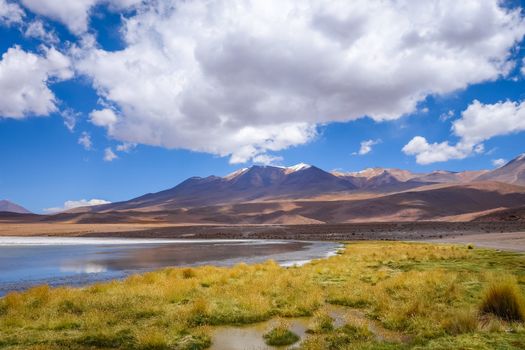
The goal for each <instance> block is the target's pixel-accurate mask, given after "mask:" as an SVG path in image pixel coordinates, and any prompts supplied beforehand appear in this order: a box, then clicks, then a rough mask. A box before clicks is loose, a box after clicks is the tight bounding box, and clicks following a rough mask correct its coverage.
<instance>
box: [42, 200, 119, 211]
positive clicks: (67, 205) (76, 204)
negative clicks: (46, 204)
mask: <svg viewBox="0 0 525 350" xmlns="http://www.w3.org/2000/svg"><path fill="white" fill-rule="evenodd" d="M110 203H111V202H109V201H106V200H103V199H90V200H86V199H81V200H78V201H66V202H64V206H62V207H54V208H46V209H44V212H46V213H49V214H55V213H59V212H62V211H66V210H70V209H75V208H80V207H91V206H94V205H102V204H110Z"/></svg>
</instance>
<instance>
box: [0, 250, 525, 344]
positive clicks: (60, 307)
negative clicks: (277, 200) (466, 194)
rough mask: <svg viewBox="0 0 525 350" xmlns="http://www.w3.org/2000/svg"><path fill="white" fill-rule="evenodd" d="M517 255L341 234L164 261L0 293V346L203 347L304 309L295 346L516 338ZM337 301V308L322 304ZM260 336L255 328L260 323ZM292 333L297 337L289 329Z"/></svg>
mask: <svg viewBox="0 0 525 350" xmlns="http://www.w3.org/2000/svg"><path fill="white" fill-rule="evenodd" d="M524 295H525V255H520V254H515V253H508V252H498V251H494V250H485V249H476V248H475V249H469V247H467V246H459V245H437V244H425V243H401V242H359V243H349V244H348V245H347V246H346V248H345V249H344V250H342V251H341V252H340V254H338V255H337V256H333V257H330V258H327V259H320V260H315V261H313V262H311V263H310V264H307V265H304V266H301V267H291V268H283V267H281V266H279V265H278V264H276V263H275V262H272V261H268V262H266V263H262V264H254V265H246V264H239V265H236V266H234V267H230V268H221V267H214V266H203V267H196V268H166V269H162V270H159V271H155V272H150V273H145V274H142V275H134V276H131V277H129V278H126V279H125V280H123V281H113V282H108V283H99V284H95V285H91V286H87V287H84V288H68V287H61V288H49V287H47V286H39V287H34V288H32V289H30V290H28V291H26V292H22V293H10V294H8V295H6V296H5V297H3V298H2V299H0V348H2V349H32V350H55V349H57V350H58V349H136V350H147V349H159V350H162V349H165V350H167V349H174V350H175V349H192V350H198V349H206V348H209V347H210V346H211V347H213V346H214V345H213V342H214V339H213V334H214V332H215V331H216V330H217V329H220V328H221V327H224V326H228V327H231V326H234V327H237V326H238V327H242V326H246V325H250V324H255V323H259V322H264V321H268V320H276V319H278V327H276V328H274V329H267V330H266V334H267V339H266V340H267V341H269V340H270V339H274V338H275V339H277V338H279V339H280V337H281V336H282V337H281V338H287V339H286V340H287V342H286V343H290V342H292V336H291V334H293V333H292V332H289V331H288V329H286V326H285V325H286V324H287V319H292V318H298V317H300V318H305V319H307V320H308V324H309V329H308V330H307V332H306V335H304V336H303V338H302V339H301V341H300V342H297V343H295V345H293V346H295V347H300V348H303V349H453V348H461V349H494V348H496V349H523V348H525V326H524V319H525V305H524V301H523V298H524ZM333 308H337V312H338V315H337V316H334V315H333V314H331V311H330V310H333ZM261 337H263V334H261ZM294 340H298V339H294Z"/></svg>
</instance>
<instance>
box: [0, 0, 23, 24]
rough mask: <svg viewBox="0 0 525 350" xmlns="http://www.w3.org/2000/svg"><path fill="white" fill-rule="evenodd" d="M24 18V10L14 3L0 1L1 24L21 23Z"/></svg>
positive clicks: (4, 0)
mask: <svg viewBox="0 0 525 350" xmlns="http://www.w3.org/2000/svg"><path fill="white" fill-rule="evenodd" d="M23 17H24V10H22V9H21V8H20V6H18V5H17V4H15V3H13V2H8V1H6V0H0V24H5V25H8V26H9V25H11V24H13V23H20V22H22V19H23Z"/></svg>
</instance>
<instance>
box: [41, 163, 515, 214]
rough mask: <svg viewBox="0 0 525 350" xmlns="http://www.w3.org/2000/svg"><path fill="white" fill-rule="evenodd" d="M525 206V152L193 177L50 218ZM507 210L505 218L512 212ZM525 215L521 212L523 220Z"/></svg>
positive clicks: (479, 210) (487, 210)
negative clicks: (501, 157) (490, 165)
mask: <svg viewBox="0 0 525 350" xmlns="http://www.w3.org/2000/svg"><path fill="white" fill-rule="evenodd" d="M522 207H525V155H521V156H519V157H518V158H516V159H514V160H512V161H511V162H509V163H507V164H506V165H504V166H502V167H501V168H498V169H495V170H491V171H488V170H484V171H465V172H451V171H435V172H432V173H423V174H419V173H412V172H410V171H406V170H401V169H388V168H371V169H366V170H363V171H360V172H348V173H344V172H337V171H334V172H327V171H324V170H322V169H320V168H318V167H315V166H312V165H308V164H302V163H301V164H297V165H295V166H292V167H279V166H259V165H254V166H252V167H250V168H244V169H240V170H238V171H236V172H234V173H232V174H229V175H227V176H224V177H219V176H208V177H204V178H203V177H192V178H189V179H187V180H186V181H183V182H182V183H180V184H178V185H177V186H175V187H173V188H170V189H167V190H164V191H160V192H156V193H148V194H145V195H143V196H140V197H137V198H133V199H131V200H128V201H124V202H117V203H111V204H105V205H99V206H94V207H82V208H76V209H73V210H70V211H68V212H64V213H60V214H56V215H54V216H51V217H48V218H46V220H51V221H68V222H83V223H91V222H141V223H144V222H152V223H159V222H161V223H163V222H166V223H177V224H208V223H213V224H217V223H224V224H237V223H239V224H241V223H242V224H295V223H298V224H299V223H300V224H304V223H340V222H369V221H415V220H442V221H443V220H447V221H470V220H480V219H483V218H486V219H487V220H489V219H490V220H497V217H498V215H499V214H498V213H501V215H502V217H507V218H508V217H515V215H514V216H512V215H511V216H509V215H507V214H505V213H507V211H508V210H514V212H516V210H517V211H518V212H521V211H520V210H521V209H520V208H522ZM505 215H506V216H505ZM520 218H521V217H520V216H518V219H520Z"/></svg>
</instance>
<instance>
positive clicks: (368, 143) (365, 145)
mask: <svg viewBox="0 0 525 350" xmlns="http://www.w3.org/2000/svg"><path fill="white" fill-rule="evenodd" d="M378 143H381V140H365V141H362V142H361V148H359V151H358V152H354V153H352V154H353V155H360V156H364V155H365V154H368V153H370V152H371V151H372V147H373V146H375V145H377V144H378Z"/></svg>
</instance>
